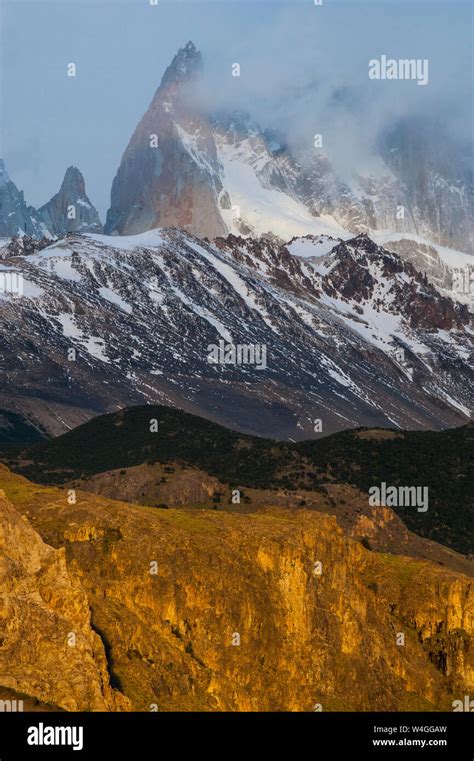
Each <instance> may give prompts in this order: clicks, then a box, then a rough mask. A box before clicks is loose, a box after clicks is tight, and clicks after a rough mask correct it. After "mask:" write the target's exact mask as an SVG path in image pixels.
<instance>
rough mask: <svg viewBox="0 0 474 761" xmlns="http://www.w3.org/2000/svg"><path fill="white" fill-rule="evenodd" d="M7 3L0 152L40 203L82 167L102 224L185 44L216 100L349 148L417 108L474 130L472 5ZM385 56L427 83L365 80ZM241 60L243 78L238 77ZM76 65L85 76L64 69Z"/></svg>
mask: <svg viewBox="0 0 474 761" xmlns="http://www.w3.org/2000/svg"><path fill="white" fill-rule="evenodd" d="M0 9H1V16H0V21H1V30H0V34H1V74H2V78H1V112H0V128H1V129H0V138H1V145H0V155H1V156H3V157H4V159H5V162H6V166H7V169H8V171H9V174H10V176H11V177H12V179H13V180H14V181H15V183H16V184H17V185H18V187H19V188H21V189H23V190H24V191H25V196H26V199H27V201H28V202H30V203H32V204H33V205H35V206H39V205H41V204H42V203H44V202H46V201H47V200H48V199H49V198H50V197H51V196H52V195H53V194H54V193H55V192H56V191H57V190H58V188H59V185H60V182H61V180H62V177H63V175H64V172H65V169H66V167H67V166H68V165H70V164H75V165H76V166H78V167H79V168H80V169H81V171H82V172H83V174H84V176H85V179H86V185H87V190H88V194H89V196H90V198H91V200H92V201H93V203H95V204H96V206H97V207H98V209H99V212H100V214H101V217H102V219H104V216H105V211H106V209H107V207H108V202H109V195H110V186H111V183H112V179H113V177H114V175H115V172H116V169H117V167H118V164H119V162H120V158H121V155H122V153H123V150H124V149H125V147H126V145H127V142H128V140H129V138H130V136H131V134H132V132H133V130H134V128H135V126H136V124H137V122H138V121H139V119H140V117H141V116H142V114H143V113H144V111H145V110H146V108H147V106H148V104H149V102H150V100H151V98H152V96H153V94H154V92H155V90H156V87H157V86H158V84H159V81H160V79H161V76H162V74H163V72H164V69H165V68H166V66H167V65H168V64H169V62H170V60H171V59H172V57H173V55H174V54H175V52H176V51H177V49H178V48H179V47H182V46H183V45H184V44H185V43H186V42H187V41H188V40H189V39H192V40H193V42H194V43H195V44H196V46H197V47H198V48H199V49H200V50H201V51H202V53H203V56H204V60H205V66H206V70H207V74H206V86H207V92H208V99H209V102H210V105H212V106H214V105H215V106H216V107H220V106H226V107H231V108H232V107H238V108H248V109H249V110H250V111H251V112H252V113H255V114H256V116H257V118H258V119H259V120H261V121H263V122H265V123H267V124H270V125H271V126H276V127H277V128H280V129H282V130H284V131H285V130H290V131H292V132H293V133H294V136H295V139H300V140H304V139H305V136H306V135H308V136H309V135H312V134H313V133H314V132H316V131H318V126H319V125H320V123H321V122H322V121H325V123H326V124H332V125H333V129H334V131H336V130H338V131H339V133H340V134H339V145H340V146H341V150H342V146H343V145H344V144H348V145H349V146H350V148H349V150H355V143H353V142H351V140H352V137H353V134H354V130H355V129H356V127H355V125H357V130H359V131H360V132H361V134H364V135H366V136H368V137H370V135H371V134H372V133H373V132H374V131H375V130H377V129H379V128H380V127H381V126H383V124H384V122H386V121H389V120H390V119H393V118H394V117H395V116H397V115H403V114H404V113H410V112H412V111H415V112H418V113H422V114H424V115H426V117H427V118H431V115H432V114H435V115H438V116H441V117H444V118H445V119H446V121H449V123H450V126H451V128H452V130H453V132H454V133H456V134H459V135H460V136H462V137H463V138H465V137H466V136H467V134H468V133H469V130H470V129H472V27H471V23H472V5H471V4H470V3H467V2H456V0H450V2H445V1H444V0H438V1H436V0H435V2H433V0H422V1H421V2H416V1H410V2H408V0H407V1H406V2H404V1H403V0H397V2H390V1H389V0H376V1H375V0H372V1H370V0H369V1H368V2H358V1H357V0H350V2H339V0H323V5H322V6H315V5H314V2H313V0H291V1H290V2H277V1H273V0H259V1H257V2H255V1H252V0H238V2H233V0H225V1H222V2H219V1H218V0H213V1H210V2H208V1H204V0H159V3H158V6H156V7H154V6H150V4H149V0H94V1H93V0H60V2H49V1H48V2H45V1H44V0H34V1H29V0H13V1H12V0H1V2H0ZM381 54H386V55H388V56H392V57H394V58H405V57H410V58H411V57H415V58H428V59H429V62H430V82H429V85H428V86H427V87H417V85H416V83H414V82H404V83H397V84H395V86H394V83H391V85H392V86H391V87H390V88H388V87H386V88H385V89H383V86H381V83H379V82H377V83H375V86H374V83H371V84H370V85H369V82H368V77H367V62H368V60H369V59H370V58H376V57H379V56H380V55H381ZM236 61H237V62H239V63H240V64H241V67H242V72H241V77H240V79H237V78H232V77H231V76H230V67H231V64H232V63H233V62H236ZM70 62H74V63H75V64H76V66H77V76H76V77H75V78H72V77H67V76H66V66H67V64H68V63H70ZM377 87H378V89H377ZM340 88H343V90H342V91H343V92H344V91H348V92H349V93H350V99H352V101H353V102H354V103H353V109H354V114H355V118H354V122H353V126H351V122H350V120H349V121H348V119H347V118H346V117H344V119H342V120H341V119H340V118H339V120H337V119H335V118H332V115H331V112H330V111H328V105H327V104H328V102H330V101H331V95H332V94H334V92H336V91H337V90H338V89H339V90H340ZM323 112H324V114H323ZM344 130H346V131H347V135H349V136H350V137H351V140H346V139H345V138H346V134H345V132H344Z"/></svg>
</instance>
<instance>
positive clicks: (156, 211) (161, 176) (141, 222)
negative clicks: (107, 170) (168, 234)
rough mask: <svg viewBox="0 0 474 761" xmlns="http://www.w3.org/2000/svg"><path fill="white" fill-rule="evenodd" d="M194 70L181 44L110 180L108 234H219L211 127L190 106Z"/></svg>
mask: <svg viewBox="0 0 474 761" xmlns="http://www.w3.org/2000/svg"><path fill="white" fill-rule="evenodd" d="M200 67H201V55H200V53H199V52H198V51H197V50H196V48H195V47H194V45H193V43H192V42H188V44H187V45H186V46H185V47H184V48H182V49H181V50H180V51H179V52H178V53H177V55H176V56H175V58H174V60H173V62H172V63H171V65H170V66H169V67H168V69H167V70H166V72H165V74H164V76H163V79H162V81H161V85H160V86H159V88H158V90H157V91H156V93H155V96H154V98H153V100H152V102H151V104H150V106H149V108H148V111H147V112H146V114H145V115H144V117H143V118H142V120H141V121H140V123H139V125H138V127H137V128H136V130H135V132H134V134H133V136H132V139H131V140H130V143H129V144H128V146H127V149H126V151H125V153H124V155H123V158H122V161H121V164H120V167H119V170H118V172H117V175H116V177H115V179H114V182H113V185H112V195H111V208H110V209H109V212H108V214H107V222H106V225H105V231H106V232H107V233H108V234H112V235H115V234H119V235H133V234H135V233H139V232H143V231H145V230H150V229H153V228H155V227H163V226H167V225H173V226H176V227H182V228H183V229H185V230H190V231H192V232H194V233H195V234H197V235H210V236H211V237H214V236H216V235H220V234H223V233H224V232H225V230H226V228H225V226H224V224H223V222H222V220H221V218H220V214H219V212H218V209H217V197H218V194H219V193H220V191H221V189H222V185H221V181H220V178H219V172H218V165H217V156H216V149H215V145H214V141H213V138H212V133H211V128H210V125H209V123H208V121H207V120H206V119H205V118H204V117H203V116H202V115H201V114H200V113H199V110H198V109H197V108H196V107H193V105H192V103H190V102H189V99H190V92H191V87H192V85H193V82H194V81H195V78H196V76H197V75H198V73H199V70H200ZM200 156H203V157H204V158H203V159H202V160H201V159H200Z"/></svg>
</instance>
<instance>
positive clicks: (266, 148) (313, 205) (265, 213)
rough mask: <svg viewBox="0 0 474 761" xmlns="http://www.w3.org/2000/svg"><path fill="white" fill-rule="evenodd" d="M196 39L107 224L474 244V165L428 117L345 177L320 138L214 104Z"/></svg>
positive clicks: (173, 76) (132, 160)
mask: <svg viewBox="0 0 474 761" xmlns="http://www.w3.org/2000/svg"><path fill="white" fill-rule="evenodd" d="M201 70H202V59H201V54H200V53H199V52H198V51H197V50H196V48H195V46H194V45H193V43H192V42H188V44H187V45H186V46H185V47H184V48H182V49H181V50H180V51H179V52H178V54H177V55H176V57H175V58H174V60H173V62H172V63H171V65H170V66H169V68H168V69H167V71H166V73H165V75H164V77H163V80H162V82H161V85H160V86H159V87H158V89H157V91H156V93H155V96H154V98H153V100H152V102H151V104H150V107H149V109H148V110H147V112H146V114H145V115H144V117H143V118H142V120H141V121H140V124H139V125H138V127H137V128H136V130H135V132H134V134H133V136H132V138H131V140H130V142H129V144H128V146H127V149H126V151H125V153H124V156H123V158H122V162H121V164H120V167H119V170H118V172H117V175H116V177H115V179H114V182H113V187H112V196H111V208H110V210H109V212H108V215H107V223H106V226H105V231H106V232H107V233H109V234H120V235H130V234H136V233H139V232H144V231H146V230H149V229H152V228H155V227H158V226H166V225H174V226H179V227H182V228H183V229H186V230H188V231H189V232H192V233H194V234H196V235H199V236H201V237H203V236H206V237H208V238H210V239H212V238H215V237H216V236H217V235H222V234H225V233H234V234H241V235H248V236H253V237H258V236H260V235H262V234H271V235H276V236H278V237H280V238H281V239H282V240H288V239H289V238H290V237H292V236H295V235H306V234H315V235H317V234H319V233H326V234H329V235H337V236H339V237H344V235H346V237H347V235H351V234H356V233H359V232H368V233H373V232H374V231H379V232H385V233H390V232H395V233H401V232H403V233H410V234H413V235H417V236H423V237H425V238H427V239H429V240H430V241H432V242H434V243H438V244H442V245H444V246H447V247H450V248H453V249H457V250H460V251H465V252H468V253H472V251H473V245H472V244H473V242H474V187H473V182H472V175H470V174H469V171H468V170H466V162H464V163H463V161H462V160H461V158H459V157H458V156H457V154H456V152H455V151H454V149H452V151H451V153H452V156H451V155H450V160H449V161H448V160H445V159H444V158H443V156H444V155H445V154H446V153H447V152H449V150H450V146H449V145H447V144H446V142H444V143H443V146H444V147H443V150H441V149H440V145H439V142H440V137H439V135H438V132H437V131H436V130H430V128H429V125H428V127H427V126H426V125H424V124H422V123H421V124H420V122H419V121H410V120H409V119H406V120H405V121H404V122H401V123H399V124H394V125H393V129H391V130H390V131H388V132H387V133H386V134H384V135H381V136H380V140H379V143H378V145H377V147H376V148H374V155H373V156H372V158H371V160H370V167H368V166H366V165H362V166H361V167H360V171H352V173H351V176H350V177H344V178H341V177H340V176H339V174H338V170H337V169H336V167H335V166H334V164H333V162H332V161H331V159H330V158H329V157H328V155H326V153H325V152H324V151H323V150H322V149H321V148H313V146H311V149H308V148H306V149H301V148H300V149H298V150H296V149H290V148H289V147H288V145H286V144H285V142H284V141H283V140H280V141H278V140H277V139H275V136H274V135H273V134H271V133H269V132H268V131H267V130H263V129H261V127H260V126H259V125H258V124H256V123H255V121H253V120H252V119H251V117H250V116H249V115H247V114H242V113H231V114H229V113H209V112H208V111H206V110H205V109H204V108H203V107H202V106H200V105H199V100H198V99H197V97H196V93H195V90H196V83H197V82H198V81H199V76H200V73H201Z"/></svg>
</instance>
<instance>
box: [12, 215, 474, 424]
mask: <svg viewBox="0 0 474 761" xmlns="http://www.w3.org/2000/svg"><path fill="white" fill-rule="evenodd" d="M303 257H304V258H303ZM1 269H2V271H3V272H5V270H14V271H16V272H19V273H21V275H22V277H23V283H22V290H23V295H12V294H5V293H3V294H2V295H0V310H1V313H2V325H3V329H2V332H1V336H0V340H1V342H2V352H1V370H2V389H1V392H0V408H3V409H7V410H10V411H13V412H17V413H20V414H21V415H23V416H26V417H29V418H30V419H33V420H34V421H35V422H36V423H38V424H42V425H44V426H46V427H47V429H48V430H50V431H51V432H54V433H58V432H59V431H61V430H65V429H66V428H68V427H71V426H73V425H75V424H77V423H78V422H80V421H82V420H85V419H87V418H88V417H90V416H92V415H94V414H97V413H100V412H104V411H107V410H113V409H116V408H117V407H118V406H124V405H130V404H134V403H137V404H138V403H141V404H142V403H144V402H147V401H148V402H163V403H165V404H169V405H175V406H179V407H182V408H184V409H186V410H188V411H190V412H195V413H197V414H200V415H203V416H205V417H208V418H211V419H213V420H216V421H218V422H221V423H223V424H225V425H227V426H229V427H233V428H237V429H240V430H243V431H247V432H252V433H257V434H261V435H271V436H276V437H282V438H292V439H299V438H303V437H310V436H314V435H315V421H316V420H318V419H320V420H321V421H322V432H323V433H328V432H331V431H334V430H337V429H340V428H346V427H353V426H359V425H367V426H395V427H397V426H399V427H403V428H412V429H416V428H436V429H439V428H443V427H448V426H454V425H459V424H463V423H465V422H466V420H467V419H468V415H469V409H470V407H471V406H472V399H471V398H470V389H471V388H472V367H470V365H469V361H470V360H469V358H470V356H471V352H472V327H473V326H472V316H470V315H469V312H468V310H467V308H466V306H464V305H461V304H457V303H455V302H453V301H451V300H450V299H447V298H444V297H442V296H441V295H440V294H439V293H438V292H437V291H436V289H435V288H434V287H433V286H431V285H430V284H428V283H427V281H426V278H425V277H424V276H423V275H421V274H419V273H418V272H417V271H416V270H415V269H414V267H413V266H412V265H411V264H409V263H405V262H403V261H402V260H401V259H400V258H399V257H398V256H397V255H395V254H390V253H388V252H387V251H386V250H384V249H383V248H381V247H379V246H377V245H376V244H375V243H374V242H373V241H372V240H370V239H369V238H368V237H366V236H365V235H359V236H357V237H355V238H352V239H349V240H346V241H338V240H337V239H334V238H333V239H328V238H325V237H324V236H322V235H321V236H316V237H311V236H309V237H306V238H303V239H301V238H296V239H293V240H292V241H291V242H290V243H289V244H288V245H287V246H284V245H280V244H279V243H278V242H276V241H275V240H270V239H260V240H253V239H250V238H244V237H241V236H232V235H231V236H228V237H226V238H218V239H216V241H215V242H214V243H210V242H206V241H203V240H199V239H198V238H196V237H195V236H193V235H191V234H189V233H186V232H183V231H181V230H178V229H173V228H171V229H160V230H153V231H149V232H146V233H143V234H140V235H137V236H130V237H109V236H102V235H85V236H80V235H77V234H70V235H68V236H66V237H65V238H63V239H62V240H59V241H57V242H55V243H53V244H52V245H49V246H47V247H45V248H42V249H41V250H38V251H36V252H34V253H32V254H29V255H13V256H11V255H10V256H9V258H6V259H4V260H3V261H2V264H1ZM20 325H21V328H20V327H19V326H20ZM220 342H222V344H220ZM239 345H240V346H253V347H254V348H255V350H256V349H257V348H258V347H259V350H260V352H262V350H263V349H264V350H265V352H266V357H265V359H266V361H265V363H261V364H260V366H259V365H258V363H257V362H256V361H254V362H253V361H252V360H251V361H249V362H247V363H245V362H244V363H243V364H239V363H238V362H234V364H232V363H231V361H229V362H227V363H222V362H214V361H211V360H210V352H211V349H212V347H216V346H223V347H224V348H225V350H226V351H227V349H228V348H229V346H230V347H232V346H234V347H236V346H239ZM230 357H231V358H232V353H231V355H230Z"/></svg>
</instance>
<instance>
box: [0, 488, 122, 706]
mask: <svg viewBox="0 0 474 761" xmlns="http://www.w3.org/2000/svg"><path fill="white" fill-rule="evenodd" d="M0 601H1V618H0V685H1V688H2V689H3V688H8V689H10V690H13V691H15V693H20V694H25V695H27V696H30V697H34V698H36V699H37V700H39V701H41V702H42V703H44V704H48V705H49V706H53V707H56V708H60V709H65V710H68V711H113V710H126V709H127V706H128V702H127V700H126V699H125V698H124V697H123V696H122V695H120V693H118V692H116V691H114V690H112V689H111V687H110V684H109V676H108V673H107V663H106V659H105V653H104V648H103V645H102V642H101V640H100V638H99V637H98V636H97V634H96V633H95V632H94V631H93V629H92V628H91V619H90V611H89V605H88V601H87V597H86V594H85V592H84V589H83V588H82V586H81V583H80V582H79V580H78V579H77V577H75V576H74V575H72V574H71V573H70V572H69V570H68V568H67V564H66V556H65V552H64V549H53V548H52V547H50V546H48V545H47V544H45V543H44V542H43V541H42V539H41V538H40V536H39V535H38V534H37V533H36V532H35V531H34V529H33V528H32V527H31V525H30V523H29V521H28V519H27V518H26V517H22V516H21V515H20V514H19V513H18V512H17V511H16V510H15V508H14V507H13V506H12V505H11V503H10V502H9V501H8V500H7V499H6V498H5V493H4V492H3V491H2V490H0Z"/></svg>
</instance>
